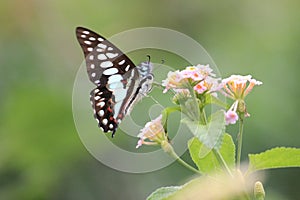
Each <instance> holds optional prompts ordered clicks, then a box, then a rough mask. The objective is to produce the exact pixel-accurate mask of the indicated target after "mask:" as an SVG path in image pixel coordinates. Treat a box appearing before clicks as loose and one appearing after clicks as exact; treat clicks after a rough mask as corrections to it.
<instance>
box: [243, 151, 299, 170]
mask: <svg viewBox="0 0 300 200" xmlns="http://www.w3.org/2000/svg"><path fill="white" fill-rule="evenodd" d="M286 167H300V149H297V148H287V147H277V148H273V149H270V150H267V151H265V152H262V153H259V154H249V168H248V173H251V172H255V171H258V170H263V169H274V168H286Z"/></svg>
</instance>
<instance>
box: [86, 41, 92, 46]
mask: <svg viewBox="0 0 300 200" xmlns="http://www.w3.org/2000/svg"><path fill="white" fill-rule="evenodd" d="M84 43H85V44H88V45H91V44H92V42H91V41H88V40H85V41H84Z"/></svg>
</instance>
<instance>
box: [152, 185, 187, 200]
mask: <svg viewBox="0 0 300 200" xmlns="http://www.w3.org/2000/svg"><path fill="white" fill-rule="evenodd" d="M181 188H182V186H170V187H162V188H159V189H157V190H155V191H154V192H153V193H152V194H150V196H149V197H148V198H147V200H164V199H167V197H170V196H171V195H172V194H174V193H175V192H176V191H178V190H180V189H181Z"/></svg>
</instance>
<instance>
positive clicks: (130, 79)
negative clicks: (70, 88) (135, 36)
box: [76, 27, 140, 134]
mask: <svg viewBox="0 0 300 200" xmlns="http://www.w3.org/2000/svg"><path fill="white" fill-rule="evenodd" d="M76 36H77V40H78V42H79V44H80V46H81V48H82V50H83V53H84V56H85V61H86V67H87V72H88V77H89V79H90V81H91V82H92V83H94V84H95V85H96V86H97V88H95V89H94V90H92V91H91V93H90V100H91V103H92V105H93V109H94V116H95V118H96V120H97V121H98V124H99V127H101V128H102V129H103V131H104V132H108V131H112V132H113V134H114V133H115V131H116V129H117V127H118V123H119V122H120V121H121V120H122V119H123V117H124V116H125V114H126V111H127V109H126V107H127V104H128V102H132V101H134V98H135V96H136V95H135V93H137V91H138V87H139V86H138V84H136V81H139V76H140V75H139V71H138V70H137V68H136V67H135V65H134V64H133V62H132V61H131V60H130V59H129V58H128V57H127V56H126V55H125V54H124V53H122V51H121V50H119V49H118V48H117V47H116V46H114V45H113V44H112V43H110V42H109V41H108V40H106V39H105V38H104V37H102V36H100V35H99V34H97V33H95V32H93V31H91V30H89V29H86V28H82V27H78V28H76Z"/></svg>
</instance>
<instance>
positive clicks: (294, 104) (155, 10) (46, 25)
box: [0, 0, 300, 200]
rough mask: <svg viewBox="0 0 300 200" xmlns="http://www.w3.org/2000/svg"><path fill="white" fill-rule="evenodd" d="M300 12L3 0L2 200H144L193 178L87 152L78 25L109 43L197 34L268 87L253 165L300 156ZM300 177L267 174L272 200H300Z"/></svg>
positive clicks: (228, 69) (294, 5)
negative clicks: (282, 154)
mask: <svg viewBox="0 0 300 200" xmlns="http://www.w3.org/2000/svg"><path fill="white" fill-rule="evenodd" d="M299 6H300V3H299V1H298V0H278V1H271V0H262V1H258V0H252V1H250V0H247V1H233V0H228V1H216V0H213V1H191V0H187V1H179V0H173V1H166V0H160V1H158V0H153V1H140V0H129V1H99V0H98V1H97V0H87V1H81V2H79V1H69V0H66V1H58V0H52V1H46V0H45V1H38V0H27V1H24V0H12V1H9V0H4V1H3V0H2V1H1V2H0V13H1V14H0V16H1V19H0V20H1V31H0V34H1V37H0V70H1V71H0V92H1V93H0V111H1V112H0V199H1V200H2V199H3V200H6V199H8V200H10V199H13V200H14V199H24V200H27V199H30V200H31V199H33V200H36V199H46V200H47V199H72V200H77V199H86V200H93V199H145V198H146V196H148V195H149V194H150V193H151V192H152V191H153V190H155V189H156V188H158V187H160V186H168V185H179V184H183V183H184V182H185V181H186V180H187V179H188V178H189V177H190V176H191V175H192V174H191V173H190V172H189V171H187V170H186V169H184V168H182V167H181V166H180V165H178V164H177V163H174V164H172V165H171V166H169V167H168V168H165V169H162V170H159V171H156V172H152V173H147V174H127V173H122V172H118V171H115V170H112V169H110V168H108V167H106V166H104V165H103V164H101V163H100V162H98V161H97V160H95V159H94V158H93V157H92V156H91V155H90V154H89V153H88V152H87V150H86V149H85V148H84V146H83V145H82V144H81V142H80V140H79V137H78V135H77V132H76V129H75V126H74V122H73V118H72V108H71V106H72V105H71V104H72V87H73V81H74V78H75V75H76V72H77V70H78V68H79V66H80V64H81V62H82V60H83V56H82V52H81V49H80V47H79V45H78V43H77V41H76V38H75V33H74V31H75V27H76V26H79V25H81V26H85V27H89V28H91V29H93V30H95V31H97V32H99V33H101V34H102V35H104V36H107V37H109V36H111V35H113V34H116V33H119V32H121V31H124V30H128V29H131V28H136V27H146V26H157V27H165V28H170V29H174V30H176V31H180V32H182V33H184V34H187V35H189V36H190V37H192V38H194V39H195V40H197V41H198V42H199V43H200V44H202V45H203V46H204V48H206V50H207V51H208V52H209V54H210V55H211V56H212V58H213V59H214V61H215V62H216V64H217V65H218V67H219V69H220V71H221V73H222V74H223V76H224V77H225V76H229V75H230V74H233V73H238V74H245V75H246V74H252V75H253V76H254V77H255V78H257V79H258V80H261V81H263V83H264V84H263V85H262V86H260V87H258V88H255V89H254V91H253V94H252V95H250V96H249V97H248V99H247V100H248V111H249V112H250V113H251V118H249V119H248V120H247V122H246V128H245V138H244V151H243V152H244V153H243V158H244V159H246V157H247V153H258V152H260V151H264V150H266V149H268V148H271V147H275V146H293V147H299V146H300V140H299V138H300V136H299V129H300V123H299V116H298V115H299V113H300V109H299V106H298V104H299V97H300V93H299V92H300V90H299V88H298V87H299V83H298V82H299V75H298V74H299V72H300V59H299V58H300V55H299V52H300V45H299V43H300V42H299V41H300V23H299V21H300V12H299ZM174 42H176V41H174ZM135 62H136V61H135ZM174 67H180V66H174ZM87 98H88V97H87ZM230 130H231V131H233V132H234V133H235V132H236V127H233V128H231V129H230ZM185 157H187V156H186V155H185ZM174 174H176V176H174ZM299 178H300V170H299V169H280V170H270V171H268V172H267V173H266V180H265V189H266V191H267V199H297V198H298V197H299V196H300V190H299V186H300V184H299Z"/></svg>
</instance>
